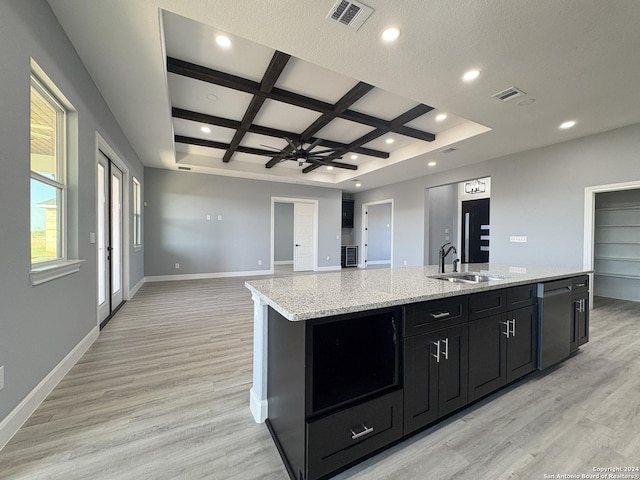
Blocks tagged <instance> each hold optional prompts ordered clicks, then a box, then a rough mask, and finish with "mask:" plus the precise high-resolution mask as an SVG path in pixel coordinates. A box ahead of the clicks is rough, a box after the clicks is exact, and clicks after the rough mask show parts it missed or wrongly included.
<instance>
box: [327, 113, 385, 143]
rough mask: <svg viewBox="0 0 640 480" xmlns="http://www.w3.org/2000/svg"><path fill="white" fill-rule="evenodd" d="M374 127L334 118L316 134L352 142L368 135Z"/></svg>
mask: <svg viewBox="0 0 640 480" xmlns="http://www.w3.org/2000/svg"><path fill="white" fill-rule="evenodd" d="M371 130H375V129H374V128H373V127H370V126H368V125H363V124H361V123H356V122H351V121H349V120H344V119H342V118H336V119H334V120H333V121H332V122H331V123H330V124H329V125H327V126H326V127H324V128H323V129H322V130H320V131H319V132H318V133H317V134H316V135H315V136H316V137H319V138H324V139H326V140H333V141H335V142H342V143H351V142H353V141H354V140H357V139H358V138H360V137H362V136H363V135H366V134H367V133H369V132H370V131H371Z"/></svg>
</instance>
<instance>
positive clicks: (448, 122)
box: [405, 109, 466, 135]
mask: <svg viewBox="0 0 640 480" xmlns="http://www.w3.org/2000/svg"><path fill="white" fill-rule="evenodd" d="M440 113H446V112H441V111H439V110H435V109H434V110H431V111H430V112H429V113H425V114H424V115H422V116H421V117H418V118H416V119H415V120H411V121H410V122H409V123H406V124H405V125H406V126H407V127H411V128H415V129H417V130H422V131H425V132H431V133H433V134H436V135H437V134H438V133H440V132H443V131H445V130H448V129H449V128H453V127H455V126H458V125H460V124H462V123H464V122H466V120H465V119H464V118H460V117H458V116H456V115H453V114H451V113H447V114H446V115H447V118H445V119H444V120H442V121H438V120H436V117H437V116H438V115H439V114H440Z"/></svg>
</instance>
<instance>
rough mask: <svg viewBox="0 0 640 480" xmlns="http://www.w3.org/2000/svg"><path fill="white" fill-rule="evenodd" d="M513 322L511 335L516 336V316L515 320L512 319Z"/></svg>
mask: <svg viewBox="0 0 640 480" xmlns="http://www.w3.org/2000/svg"><path fill="white" fill-rule="evenodd" d="M511 322H512V326H511V335H513V336H514V337H515V336H516V319H515V318H514V319H513V320H511Z"/></svg>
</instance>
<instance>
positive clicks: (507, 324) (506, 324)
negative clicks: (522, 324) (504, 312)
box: [500, 320, 511, 338]
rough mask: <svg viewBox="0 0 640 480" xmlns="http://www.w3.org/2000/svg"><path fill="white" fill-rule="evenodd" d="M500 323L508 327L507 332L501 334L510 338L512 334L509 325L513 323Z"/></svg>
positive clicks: (508, 321) (509, 321)
mask: <svg viewBox="0 0 640 480" xmlns="http://www.w3.org/2000/svg"><path fill="white" fill-rule="evenodd" d="M500 323H501V324H502V325H504V326H506V327H507V330H506V331H505V332H500V333H502V335H506V337H507V338H509V334H510V333H511V330H510V328H509V324H510V323H511V320H507V321H506V322H500Z"/></svg>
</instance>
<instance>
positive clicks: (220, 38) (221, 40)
mask: <svg viewBox="0 0 640 480" xmlns="http://www.w3.org/2000/svg"><path fill="white" fill-rule="evenodd" d="M216 43H217V44H218V45H220V46H221V47H222V48H229V47H230V46H231V39H230V38H229V37H227V36H226V35H216Z"/></svg>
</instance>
